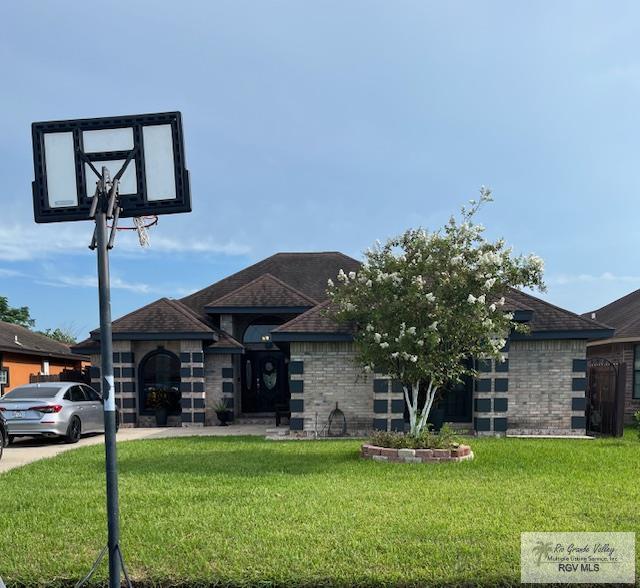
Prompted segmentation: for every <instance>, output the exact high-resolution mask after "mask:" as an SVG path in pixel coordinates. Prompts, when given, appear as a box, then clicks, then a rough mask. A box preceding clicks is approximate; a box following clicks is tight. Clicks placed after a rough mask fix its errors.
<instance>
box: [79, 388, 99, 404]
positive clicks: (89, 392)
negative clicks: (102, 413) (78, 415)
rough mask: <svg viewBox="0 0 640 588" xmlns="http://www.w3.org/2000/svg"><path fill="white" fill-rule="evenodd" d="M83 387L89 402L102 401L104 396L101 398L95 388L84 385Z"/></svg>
mask: <svg viewBox="0 0 640 588" xmlns="http://www.w3.org/2000/svg"><path fill="white" fill-rule="evenodd" d="M82 389H83V390H84V393H85V395H86V397H87V400H89V402H102V398H100V395H99V394H98V393H97V392H96V391H95V390H94V389H93V388H91V387H89V386H82Z"/></svg>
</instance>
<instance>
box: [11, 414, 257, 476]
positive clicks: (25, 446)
mask: <svg viewBox="0 0 640 588" xmlns="http://www.w3.org/2000/svg"><path fill="white" fill-rule="evenodd" d="M267 429H268V427H267V425H244V424H243V425H229V426H228V427H182V428H180V427H165V428H150V429H143V428H139V429H137V428H136V429H120V431H118V436H117V439H118V442H120V441H135V440H138V439H162V438H166V437H194V436H197V437H226V436H234V435H235V436H237V435H259V436H262V437H264V436H265V435H266V432H267ZM103 443H104V435H88V436H86V437H83V438H82V439H80V441H79V442H78V443H75V444H73V445H67V444H66V443H64V442H63V441H58V440H57V439H38V438H33V437H19V438H18V439H17V440H16V441H15V443H13V444H12V445H10V446H9V447H5V449H4V455H3V456H2V459H0V473H2V472H6V471H8V470H12V469H13V468H17V467H20V466H23V465H26V464H28V463H31V462H34V461H38V460H40V459H46V458H49V457H55V456H56V455H58V454H59V453H63V452H65V451H70V450H72V449H78V448H79V447H85V446H87V445H102V444H103Z"/></svg>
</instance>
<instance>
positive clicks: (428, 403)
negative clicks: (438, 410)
mask: <svg viewBox="0 0 640 588" xmlns="http://www.w3.org/2000/svg"><path fill="white" fill-rule="evenodd" d="M403 390H404V399H405V402H406V403H407V408H408V409H409V427H410V434H411V435H419V434H420V433H421V432H422V431H423V430H424V428H425V427H426V426H427V419H428V418H429V413H430V412H431V407H432V406H433V400H434V398H435V395H436V392H437V390H438V388H437V386H434V385H433V382H429V387H428V388H427V395H426V398H425V401H424V405H423V406H422V410H421V411H418V395H419V393H420V382H416V383H415V384H413V385H412V386H411V395H409V389H408V388H407V386H403Z"/></svg>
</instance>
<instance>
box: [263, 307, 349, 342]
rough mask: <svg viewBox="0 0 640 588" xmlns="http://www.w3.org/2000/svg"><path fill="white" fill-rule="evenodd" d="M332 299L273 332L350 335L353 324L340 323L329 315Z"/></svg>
mask: <svg viewBox="0 0 640 588" xmlns="http://www.w3.org/2000/svg"><path fill="white" fill-rule="evenodd" d="M329 311H330V301H329V300H326V301H325V302H323V303H322V304H319V305H318V306H316V307H315V308H312V309H311V310H308V311H307V312H305V313H304V314H301V315H300V316H297V317H296V318H294V319H292V320H290V321H289V322H288V323H285V324H284V325H280V326H279V327H278V328H277V329H274V330H273V333H322V334H336V335H338V334H340V335H350V334H352V333H353V325H351V324H339V323H337V322H336V321H335V320H333V319H332V318H331V317H330V316H329Z"/></svg>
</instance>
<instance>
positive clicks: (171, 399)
mask: <svg viewBox="0 0 640 588" xmlns="http://www.w3.org/2000/svg"><path fill="white" fill-rule="evenodd" d="M138 380H139V386H138V390H139V392H138V396H139V407H140V414H143V415H152V414H154V412H155V409H156V406H157V405H158V403H166V406H167V408H168V411H169V414H172V415H178V414H180V413H181V406H180V402H181V394H180V359H179V358H178V356H177V355H175V354H174V353H171V352H170V351H167V350H166V349H156V350H155V351H152V352H151V353H149V354H148V355H146V356H145V357H144V358H143V360H142V361H141V362H140V366H139V368H138Z"/></svg>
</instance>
